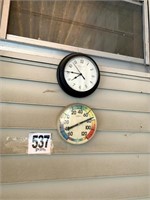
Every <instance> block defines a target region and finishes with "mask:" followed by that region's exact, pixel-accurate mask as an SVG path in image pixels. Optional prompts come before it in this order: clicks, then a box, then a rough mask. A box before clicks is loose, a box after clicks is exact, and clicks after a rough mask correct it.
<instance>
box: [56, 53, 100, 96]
mask: <svg viewBox="0 0 150 200" xmlns="http://www.w3.org/2000/svg"><path fill="white" fill-rule="evenodd" d="M57 80H58V83H59V85H60V87H61V88H62V89H63V90H64V91H65V92H66V93H67V94H69V95H71V96H73V97H86V96H88V95H90V94H92V93H93V92H94V91H95V90H96V88H97V87H98V85H99V81H100V70H99V68H98V66H97V64H96V62H95V61H94V60H93V59H92V58H91V57H89V56H88V55H86V54H82V53H72V54H69V55H67V56H66V57H64V58H63V59H62V60H61V62H60V64H59V65H58V68H57Z"/></svg>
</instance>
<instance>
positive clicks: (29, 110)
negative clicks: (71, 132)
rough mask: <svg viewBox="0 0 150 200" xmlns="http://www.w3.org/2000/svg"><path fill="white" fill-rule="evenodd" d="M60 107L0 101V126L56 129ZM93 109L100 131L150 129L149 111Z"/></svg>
mask: <svg viewBox="0 0 150 200" xmlns="http://www.w3.org/2000/svg"><path fill="white" fill-rule="evenodd" d="M89 106H90V105H89ZM90 107H92V106H90ZM62 109H63V108H62V107H50V106H31V105H19V104H7V103H6V104H5V103H2V104H1V107H0V112H1V113H2V116H3V118H2V120H1V121H0V127H1V128H10V127H11V128H34V129H43V128H44V129H56V128H57V120H58V117H59V114H60V112H62ZM94 111H95V114H96V116H97V121H98V130H100V131H134V132H149V130H150V123H149V122H150V114H149V113H138V112H130V113H129V112H120V111H108V110H94ZM51 116H53V117H51Z"/></svg>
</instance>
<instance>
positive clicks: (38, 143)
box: [32, 135, 50, 148]
mask: <svg viewBox="0 0 150 200" xmlns="http://www.w3.org/2000/svg"><path fill="white" fill-rule="evenodd" d="M49 138H50V135H33V137H32V147H33V148H37V147H38V148H47V145H48V141H49Z"/></svg>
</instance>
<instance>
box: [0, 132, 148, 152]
mask: <svg viewBox="0 0 150 200" xmlns="http://www.w3.org/2000/svg"><path fill="white" fill-rule="evenodd" d="M30 132H50V133H52V140H53V144H54V149H53V152H52V153H53V154H88V153H89V154H91V153H112V152H113V153H150V142H149V141H150V134H148V133H130V132H119V133H113V132H99V131H98V132H96V134H95V136H94V137H93V138H92V140H90V142H88V143H86V144H84V145H77V146H75V145H71V144H68V143H66V142H65V141H64V140H62V138H61V137H60V136H59V133H58V132H57V131H56V130H28V129H24V130H22V129H1V130H0V146H1V148H0V154H11V155H19V154H27V149H28V135H29V133H30Z"/></svg>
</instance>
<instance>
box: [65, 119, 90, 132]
mask: <svg viewBox="0 0 150 200" xmlns="http://www.w3.org/2000/svg"><path fill="white" fill-rule="evenodd" d="M93 118H94V117H90V118H88V119H86V120H83V121H81V122H78V123H77V124H74V125H72V126H69V127H66V128H65V129H66V130H67V131H69V130H70V129H72V128H74V127H76V126H79V125H80V124H83V123H85V122H87V121H89V120H91V119H93Z"/></svg>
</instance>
